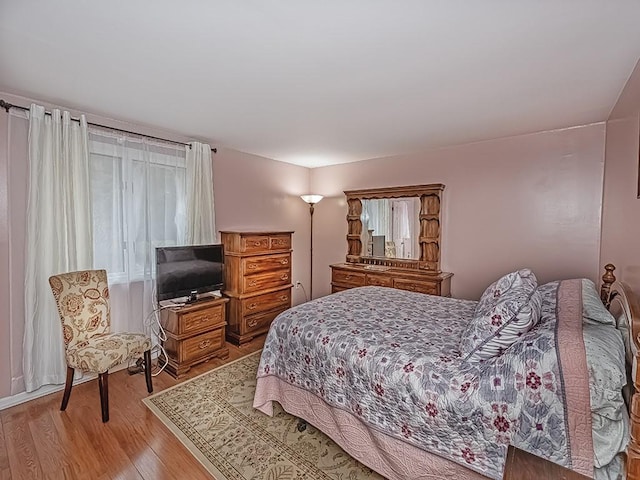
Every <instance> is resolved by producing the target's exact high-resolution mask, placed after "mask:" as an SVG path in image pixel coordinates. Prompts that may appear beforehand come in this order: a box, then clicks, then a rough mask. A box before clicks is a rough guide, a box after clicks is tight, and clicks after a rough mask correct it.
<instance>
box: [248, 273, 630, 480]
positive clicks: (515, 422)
mask: <svg viewBox="0 0 640 480" xmlns="http://www.w3.org/2000/svg"><path fill="white" fill-rule="evenodd" d="M606 268H607V273H606V274H605V275H604V277H603V281H604V283H603V286H602V289H601V292H600V295H598V294H597V293H596V291H595V287H594V285H593V283H592V282H589V281H587V280H581V279H577V280H565V281H557V282H550V283H547V284H545V285H540V286H538V285H537V284H536V285H535V287H533V290H531V289H530V290H529V293H528V294H527V295H525V296H524V297H523V298H525V297H526V299H527V300H526V301H527V302H528V303H527V305H529V307H530V309H531V310H532V312H533V313H532V315H530V317H535V318H536V320H535V322H533V323H532V324H529V325H525V327H526V328H521V329H520V330H517V331H509V329H508V328H507V327H505V326H500V327H496V326H495V325H494V326H491V324H492V323H493V324H497V323H496V322H497V320H496V315H495V305H494V306H493V307H492V308H494V310H491V312H492V316H491V317H488V320H489V324H488V325H489V327H488V328H490V329H491V328H493V329H494V333H493V334H492V337H491V338H492V341H493V343H492V341H490V342H486V341H484V340H482V338H481V340H482V341H477V340H478V337H482V336H483V335H484V333H486V332H482V331H481V330H482V328H487V325H485V324H481V325H482V328H481V329H480V330H474V328H475V326H474V325H473V322H474V320H475V317H474V315H476V314H477V311H478V309H480V310H482V308H483V306H485V307H486V305H484V304H483V301H485V296H484V295H483V298H482V299H481V300H480V302H473V301H466V300H457V299H451V298H443V297H435V296H430V295H424V294H419V293H414V292H405V291H401V290H395V289H390V288H384V287H361V288H357V289H351V290H346V291H344V292H339V293H335V294H332V295H329V296H327V297H323V298H320V299H316V300H314V301H311V302H307V303H305V304H302V305H299V306H297V307H294V308H292V309H290V310H288V311H286V312H283V313H282V314H281V315H280V316H279V317H278V318H277V319H276V320H275V321H274V322H273V324H272V326H271V329H270V331H269V335H268V337H267V340H266V342H265V347H264V350H263V352H262V356H261V361H260V366H259V369H258V379H257V387H256V394H255V398H254V407H255V408H257V409H259V410H261V411H262V412H264V413H266V414H268V415H271V414H272V402H273V401H277V402H278V403H280V404H281V405H282V407H283V409H284V410H285V411H287V412H288V413H290V414H292V415H295V416H297V417H300V418H301V419H304V420H305V421H308V422H309V423H311V424H312V425H314V426H315V427H317V428H319V429H320V430H321V431H323V432H324V433H326V434H327V435H328V436H330V437H331V438H332V439H333V440H334V441H336V443H338V444H339V445H340V446H341V447H342V448H343V449H344V450H345V451H347V452H348V453H349V454H351V455H352V456H353V457H354V458H356V459H358V460H359V461H361V462H362V463H364V464H365V465H367V466H369V467H370V468H372V469H373V470H375V471H377V472H379V473H380V474H382V475H384V476H385V477H387V478H391V479H394V478H399V479H422V478H425V479H426V478H457V479H458V478H459V479H475V478H495V479H498V478H501V477H502V471H503V468H504V461H505V458H506V451H507V446H508V445H509V444H513V445H515V446H516V447H519V448H522V449H524V450H527V451H529V452H531V453H534V454H536V455H538V456H541V457H544V458H548V459H550V460H551V461H554V462H556V463H559V464H561V465H564V466H567V467H569V468H571V469H573V470H576V471H578V472H580V473H584V474H587V475H589V476H592V475H594V474H595V475H596V478H616V477H615V476H616V475H620V474H621V473H620V472H621V471H622V466H623V464H624V451H625V448H626V447H627V443H629V437H630V434H629V433H630V432H629V425H631V426H632V428H631V438H632V439H631V441H630V445H629V447H628V449H627V450H628V457H629V461H628V462H629V463H628V468H627V474H628V476H627V478H633V479H635V478H638V477H637V476H634V475H636V474H635V473H634V472H636V471H637V470H638V467H637V466H636V462H637V460H636V459H637V458H638V456H639V455H640V450H639V449H638V448H637V443H636V441H635V440H633V437H634V435H633V434H634V429H635V427H634V425H635V420H636V418H637V416H636V413H634V412H636V411H639V412H640V408H638V407H634V408H635V410H633V409H632V413H631V418H632V419H633V420H632V421H630V420H629V417H628V415H627V410H626V408H625V405H626V404H625V402H624V400H623V398H624V397H623V392H622V390H623V385H624V384H625V383H626V379H627V372H625V370H626V369H628V368H629V366H630V365H631V364H632V360H633V357H634V354H635V352H636V344H635V342H634V341H632V340H631V339H633V338H637V331H635V330H634V328H633V327H634V322H636V320H637V319H636V318H635V315H636V314H637V312H636V310H637V301H636V300H635V297H633V296H632V294H631V293H630V292H629V291H627V290H626V289H625V288H624V287H623V286H622V285H621V284H619V283H616V282H615V277H614V276H613V269H614V267H613V266H610V265H608V266H607V267H606ZM523 278H525V280H527V278H526V277H523ZM533 278H534V279H535V277H533ZM496 284H497V285H498V286H497V287H496ZM492 288H493V290H491V289H492ZM527 288H529V287H527ZM496 291H497V292H498V294H499V293H500V283H499V281H498V282H494V284H492V286H490V287H489V288H488V289H487V291H486V292H485V294H487V292H489V293H491V294H492V295H487V298H489V300H490V297H495V296H496V293H495V292H496ZM599 297H600V298H601V299H602V301H601V300H600V299H599ZM494 303H495V302H494ZM507 303H508V302H502V305H506V304H507ZM610 305H613V306H614V309H613V310H614V311H615V312H616V314H615V315H611V314H609V313H608V311H607V310H606V309H605V308H604V307H605V306H606V307H609V306H610ZM489 310H490V309H489ZM489 310H487V311H489ZM515 310H516V309H515V307H514V310H513V311H515ZM525 310H526V308H525V309H522V308H520V309H519V310H518V312H520V313H518V315H521V313H522V312H524V311H525ZM501 313H503V314H504V317H505V318H506V314H505V312H501ZM472 318H473V319H474V320H470V319H472ZM518 318H520V317H518ZM522 318H524V317H522ZM485 323H486V322H485ZM513 325H514V323H511V324H510V327H509V328H511V326H513ZM629 325H631V327H629ZM470 332H471V333H473V335H470ZM495 332H498V334H497V335H496V334H495ZM632 332H635V334H634V333H632ZM509 335H512V336H513V337H514V338H512V339H511V340H509ZM465 338H474V339H475V340H472V341H470V342H471V347H469V345H465V343H464V341H462V342H461V340H462V339H465ZM623 339H626V342H625V341H624V340H623ZM474 342H475V345H474ZM483 342H484V343H483ZM625 345H626V347H625ZM477 357H479V358H477ZM625 359H626V361H625ZM626 393H627V398H631V395H632V394H633V392H631V391H627V392H626ZM631 403H633V404H634V405H635V404H636V403H638V404H639V406H640V400H638V399H637V397H636V396H634V400H633V402H631ZM585 412H591V415H585Z"/></svg>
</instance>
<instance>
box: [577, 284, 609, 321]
mask: <svg viewBox="0 0 640 480" xmlns="http://www.w3.org/2000/svg"><path fill="white" fill-rule="evenodd" d="M582 318H583V319H584V321H585V322H587V323H593V322H595V323H604V324H605V325H615V324H616V320H615V318H613V315H611V313H610V312H609V310H607V309H606V308H605V306H604V304H603V303H602V300H600V295H598V292H597V291H596V286H595V284H594V283H593V282H592V281H591V280H589V279H587V278H583V279H582Z"/></svg>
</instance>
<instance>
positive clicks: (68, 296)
mask: <svg viewBox="0 0 640 480" xmlns="http://www.w3.org/2000/svg"><path fill="white" fill-rule="evenodd" d="M49 285H51V291H52V292H53V297H54V298H55V300H56V304H57V305H58V314H59V315H60V320H61V321H62V332H63V336H64V344H65V347H66V348H69V347H72V346H74V345H76V344H78V343H79V342H82V341H85V340H87V339H88V338H91V337H92V336H94V335H97V334H101V333H109V331H110V329H111V309H110V306H109V285H108V283H107V272H106V271H105V270H83V271H79V272H69V273H62V274H60V275H53V276H51V277H49Z"/></svg>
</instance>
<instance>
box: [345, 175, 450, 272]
mask: <svg viewBox="0 0 640 480" xmlns="http://www.w3.org/2000/svg"><path fill="white" fill-rule="evenodd" d="M443 190H444V185H442V184H440V183H434V184H429V185H414V186H406V187H389V188H373V189H368V190H350V191H346V192H344V193H345V195H346V197H347V208H348V212H347V262H351V263H364V264H368V265H383V266H385V267H396V268H404V269H420V270H428V271H433V272H434V273H440V272H441V270H440V236H441V226H440V220H441V219H440V214H441V197H442V192H443Z"/></svg>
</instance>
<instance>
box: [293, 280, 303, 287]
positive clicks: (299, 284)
mask: <svg viewBox="0 0 640 480" xmlns="http://www.w3.org/2000/svg"><path fill="white" fill-rule="evenodd" d="M301 286H302V282H301V281H300V280H298V281H297V282H296V283H295V287H296V289H298V288H300V287H301Z"/></svg>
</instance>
